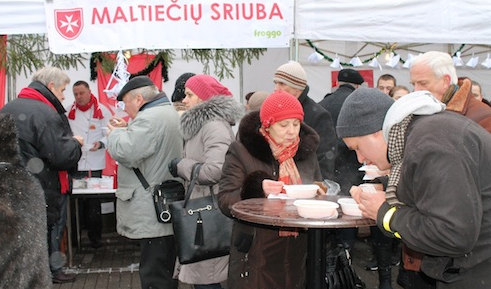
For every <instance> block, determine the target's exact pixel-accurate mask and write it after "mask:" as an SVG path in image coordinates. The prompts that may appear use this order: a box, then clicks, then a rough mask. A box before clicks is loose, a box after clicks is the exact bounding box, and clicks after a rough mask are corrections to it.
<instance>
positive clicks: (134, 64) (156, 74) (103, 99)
mask: <svg viewBox="0 0 491 289" xmlns="http://www.w3.org/2000/svg"><path fill="white" fill-rule="evenodd" d="M111 57H113V58H115V57H116V55H115V54H112V55H111ZM154 57H155V56H154V55H145V54H137V55H133V56H132V57H131V58H130V59H129V63H128V68H127V69H128V72H129V73H132V74H134V73H137V72H139V71H142V70H143V69H145V67H147V65H148V64H149V63H150V61H152V60H153V58H154ZM161 71H162V65H161V64H159V65H157V66H156V67H155V69H154V70H152V71H151V72H150V73H149V74H148V75H147V76H148V77H150V79H151V80H152V81H153V82H154V83H155V85H156V86H157V87H158V88H159V89H162V73H161ZM110 78H111V74H110V73H105V72H103V71H102V68H101V66H100V65H99V64H98V65H97V90H98V95H99V103H100V104H103V105H105V106H106V107H107V108H108V109H109V110H110V111H111V113H112V114H114V113H115V112H116V109H115V105H116V102H117V101H116V99H113V98H109V97H107V95H106V93H105V92H104V90H105V89H106V87H107V84H108V82H109V80H110ZM115 84H116V83H115V82H114V83H111V84H110V86H109V87H107V88H108V89H111V88H112V87H113V86H114V85H115ZM115 173H116V162H115V161H114V160H113V159H112V158H111V156H110V155H109V153H107V151H106V168H105V169H104V170H103V171H102V174H103V175H105V176H113V175H115Z"/></svg>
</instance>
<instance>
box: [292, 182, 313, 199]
mask: <svg viewBox="0 0 491 289" xmlns="http://www.w3.org/2000/svg"><path fill="white" fill-rule="evenodd" d="M283 188H284V189H285V192H286V195H287V196H288V197H290V198H293V199H311V198H313V197H315V196H316V195H317V190H318V189H319V186H318V185H315V184H313V185H284V186H283Z"/></svg>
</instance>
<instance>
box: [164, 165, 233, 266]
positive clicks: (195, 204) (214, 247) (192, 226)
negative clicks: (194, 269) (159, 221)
mask: <svg viewBox="0 0 491 289" xmlns="http://www.w3.org/2000/svg"><path fill="white" fill-rule="evenodd" d="M201 166H202V164H196V165H194V166H193V170H192V174H191V180H190V183H189V187H188V189H187V191H186V198H185V199H184V201H177V202H173V203H172V204H170V210H171V213H172V215H173V220H172V226H173V228H174V238H175V240H176V247H177V256H178V258H179V263H181V264H190V263H195V262H199V261H203V260H207V259H212V258H216V257H221V256H225V255H228V254H229V250H230V240H231V235H232V225H233V220H232V219H231V218H229V217H227V216H225V215H224V214H223V213H222V212H221V211H220V208H218V200H217V196H216V195H215V193H214V192H213V188H212V187H211V186H210V195H209V196H204V197H201V198H196V199H191V198H190V196H191V193H192V192H193V189H194V185H195V183H196V179H197V178H198V175H199V171H200V169H201Z"/></svg>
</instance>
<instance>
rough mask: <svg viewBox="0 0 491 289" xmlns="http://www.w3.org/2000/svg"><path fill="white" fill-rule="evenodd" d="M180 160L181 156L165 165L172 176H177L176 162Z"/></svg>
mask: <svg viewBox="0 0 491 289" xmlns="http://www.w3.org/2000/svg"><path fill="white" fill-rule="evenodd" d="M180 161H181V158H175V159H173V160H172V161H170V163H169V164H168V165H167V166H168V167H169V172H170V173H171V175H172V176H173V177H178V175H177V164H178V163H179V162H180Z"/></svg>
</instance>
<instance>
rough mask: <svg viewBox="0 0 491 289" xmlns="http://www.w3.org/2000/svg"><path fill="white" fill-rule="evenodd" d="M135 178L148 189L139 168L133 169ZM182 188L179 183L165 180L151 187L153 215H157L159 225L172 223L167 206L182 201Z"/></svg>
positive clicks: (183, 192) (183, 191)
mask: <svg viewBox="0 0 491 289" xmlns="http://www.w3.org/2000/svg"><path fill="white" fill-rule="evenodd" d="M133 171H135V174H136V176H137V177H138V179H139V180H140V182H141V183H142V185H143V187H144V188H145V190H146V189H148V188H149V187H150V185H149V184H148V182H147V180H146V179H145V177H144V176H143V175H142V173H141V171H140V169H139V168H133ZM184 194H185V190H184V186H183V184H182V183H181V182H178V181H176V180H167V181H164V182H162V183H160V184H158V185H156V186H154V187H153V190H152V198H153V204H154V206H155V213H156V214H157V221H159V222H160V223H170V222H171V221H172V214H171V212H170V210H169V204H171V203H172V202H175V201H180V200H184Z"/></svg>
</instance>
